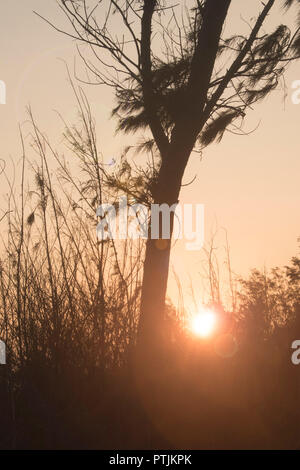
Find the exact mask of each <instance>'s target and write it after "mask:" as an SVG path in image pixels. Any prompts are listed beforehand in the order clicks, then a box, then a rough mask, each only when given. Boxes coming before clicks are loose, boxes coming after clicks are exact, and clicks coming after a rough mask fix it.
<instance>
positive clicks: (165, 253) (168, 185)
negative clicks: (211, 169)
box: [138, 140, 191, 351]
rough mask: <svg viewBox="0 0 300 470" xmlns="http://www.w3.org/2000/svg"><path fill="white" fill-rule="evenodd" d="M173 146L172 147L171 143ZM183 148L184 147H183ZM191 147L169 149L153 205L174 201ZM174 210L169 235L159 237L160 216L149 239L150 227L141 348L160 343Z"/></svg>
mask: <svg viewBox="0 0 300 470" xmlns="http://www.w3.org/2000/svg"><path fill="white" fill-rule="evenodd" d="M172 147H173V149H174V147H175V146H172ZM184 147H185V148H184ZM190 151H191V148H190V146H188V145H185V146H183V145H182V140H181V145H180V147H179V146H178V147H177V149H176V152H175V151H173V152H170V153H169V156H171V155H172V158H170V157H169V158H165V159H163V160H162V166H161V169H160V173H159V179H158V184H157V191H156V194H155V197H154V203H155V204H168V206H169V207H171V206H172V205H173V204H175V205H176V204H177V203H178V202H179V201H178V198H179V193H180V188H181V181H182V177H183V174H184V170H185V167H186V164H187V161H188V157H189V155H190ZM173 223H174V212H173V211H172V212H170V238H169V239H162V237H161V229H162V219H161V218H160V220H159V233H160V236H159V239H151V233H150V231H151V227H149V233H148V240H147V244H146V255H145V261H144V276H143V284H142V295H141V316H140V323H139V331H138V343H139V344H140V345H141V346H142V348H143V349H149V348H150V349H149V350H150V351H152V349H153V348H154V347H155V345H157V346H159V345H160V343H161V341H162V337H163V333H164V332H163V318H164V310H165V298H166V290H167V283H168V272H169V262H170V251H171V238H172V233H173Z"/></svg>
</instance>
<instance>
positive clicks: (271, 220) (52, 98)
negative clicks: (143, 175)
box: [0, 0, 300, 290]
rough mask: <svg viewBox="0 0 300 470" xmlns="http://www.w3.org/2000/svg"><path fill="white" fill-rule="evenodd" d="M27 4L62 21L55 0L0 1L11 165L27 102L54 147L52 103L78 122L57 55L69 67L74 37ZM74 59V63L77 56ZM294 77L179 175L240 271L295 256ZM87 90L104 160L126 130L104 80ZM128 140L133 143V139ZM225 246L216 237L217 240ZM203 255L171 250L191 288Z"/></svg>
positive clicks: (0, 68)
mask: <svg viewBox="0 0 300 470" xmlns="http://www.w3.org/2000/svg"><path fill="white" fill-rule="evenodd" d="M247 3H248V2H247ZM258 3H259V2H257V1H256V0H253V2H252V1H251V7H249V6H246V7H245V6H244V5H245V4H246V2H241V1H240V0H235V1H234V2H233V8H232V22H231V23H230V25H228V27H229V28H230V29H232V31H236V30H239V29H240V28H243V27H244V26H245V24H244V23H243V22H242V20H241V14H242V16H243V17H244V18H249V17H251V14H252V13H253V11H254V8H255V6H256V5H257V4H258ZM249 4H250V2H249ZM33 10H37V11H39V12H40V13H41V14H42V15H44V16H47V17H48V18H50V19H52V20H55V21H59V23H60V24H61V25H64V19H63V17H62V13H61V12H60V11H59V9H58V7H57V6H56V3H55V1H53V0H47V1H44V2H41V1H40V0H22V1H20V0H10V1H9V2H5V3H4V4H3V5H1V17H0V44H1V46H0V80H3V81H5V83H6V86H7V104H6V105H1V106H0V133H1V134H0V135H1V140H0V157H1V158H4V159H6V160H8V158H9V157H11V158H12V160H13V161H14V162H16V164H17V162H18V161H19V158H20V154H21V152H20V143H19V139H18V124H19V123H22V122H24V120H25V119H26V114H25V107H26V105H28V104H31V106H32V109H33V112H34V114H35V115H36V117H37V120H38V122H39V124H40V127H41V128H42V129H45V130H46V132H47V134H48V135H49V137H51V139H52V141H53V142H54V143H55V144H56V143H57V144H59V143H60V142H61V132H62V130H63V125H62V123H61V122H60V121H59V119H58V117H57V114H56V113H55V111H54V110H57V111H59V112H60V113H61V114H62V115H63V116H64V118H66V119H67V120H68V121H69V122H72V120H73V121H74V120H76V109H75V105H74V98H73V96H72V92H71V90H70V87H69V84H68V81H67V74H66V70H65V65H64V62H63V61H66V62H67V63H68V64H69V65H70V67H71V69H72V67H73V63H74V58H75V56H76V50H75V43H74V41H72V40H71V39H70V38H67V37H65V36H62V35H60V34H59V33H57V32H55V31H54V30H53V29H51V28H50V27H49V26H48V25H47V24H45V23H44V22H43V21H42V20H41V19H40V18H38V17H36V16H35V15H34V14H33V13H32V11H33ZM280 16H281V13H278V14H277V16H276V15H275V17H274V16H273V19H274V22H275V23H276V22H279V21H282V22H287V24H290V18H291V16H289V17H287V16H286V17H283V18H280ZM61 59H63V60H61ZM77 62H78V67H79V68H80V60H79V59H78V58H77ZM294 80H300V62H299V63H298V64H294V65H292V66H291V67H290V69H289V72H288V73H287V75H286V85H287V89H288V96H287V97H286V100H285V101H284V99H283V92H282V91H280V90H278V91H275V92H274V93H273V94H272V95H271V96H270V97H269V98H268V99H266V100H265V101H264V102H263V103H262V104H260V105H258V106H255V110H254V111H252V112H251V113H250V114H249V115H248V118H247V120H246V124H245V130H246V131H248V130H251V129H253V128H255V127H256V126H257V125H258V124H259V123H260V124H259V127H258V129H257V130H256V131H255V132H254V133H253V134H251V135H249V136H241V137H240V136H235V135H232V134H229V133H227V134H225V137H224V139H223V140H222V142H221V144H218V145H212V146H210V147H209V148H208V149H207V150H205V152H204V155H203V160H202V161H201V162H200V160H199V156H198V155H197V154H193V155H192V157H191V160H190V163H189V166H188V169H187V172H186V175H185V178H184V182H188V181H189V180H190V179H191V178H193V177H194V176H195V175H197V178H196V181H195V182H194V183H193V185H191V186H188V187H185V188H183V190H182V195H181V201H182V202H197V203H203V204H205V225H206V227H205V233H206V240H208V239H209V234H210V232H211V230H213V228H214V226H215V224H216V223H217V225H218V226H219V227H225V228H226V229H227V232H228V239H229V243H230V246H231V258H232V259H231V261H232V266H233V268H234V270H235V271H236V272H238V273H240V274H246V273H247V272H248V271H249V269H250V268H253V267H259V268H262V267H263V266H264V265H266V266H267V267H272V266H274V265H284V264H286V263H288V261H289V259H290V258H291V257H292V256H293V255H295V254H296V253H297V237H298V236H299V235H300V214H299V208H300V191H299V176H300V159H299V118H300V105H299V106H297V105H293V104H292V102H291V94H292V91H291V83H292V82H293V81H294ZM86 92H87V95H88V97H89V100H90V102H91V105H92V109H93V113H94V116H95V118H96V122H97V132H98V140H99V142H100V146H101V149H102V151H103V154H104V158H105V159H107V160H108V159H110V158H111V156H115V157H118V156H119V155H120V152H121V148H122V146H123V145H124V136H117V137H116V136H115V135H114V127H115V121H113V120H111V119H109V115H110V111H111V108H112V105H113V96H112V94H111V92H110V91H109V90H107V89H105V88H101V87H87V88H86ZM130 139H131V142H133V139H134V137H133V138H132V137H131V138H130ZM127 140H128V138H127ZM1 184H2V182H1ZM223 243H224V237H222V236H221V235H220V236H219V239H218V246H219V247H221V246H222V244H223ZM202 259H203V253H202V252H186V251H185V250H184V249H183V246H182V244H181V243H177V244H176V246H175V249H174V250H173V254H172V263H173V265H174V267H175V269H176V270H177V271H178V274H179V275H180V277H181V278H182V281H183V283H184V284H185V283H187V282H188V281H187V279H188V276H190V277H191V278H192V280H193V285H194V289H196V290H197V286H198V285H199V283H200V276H199V274H198V273H199V271H200V269H201V260H202Z"/></svg>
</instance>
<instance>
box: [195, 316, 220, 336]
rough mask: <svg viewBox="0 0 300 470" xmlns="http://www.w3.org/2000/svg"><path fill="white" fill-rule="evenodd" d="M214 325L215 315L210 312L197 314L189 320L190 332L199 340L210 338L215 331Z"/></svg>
mask: <svg viewBox="0 0 300 470" xmlns="http://www.w3.org/2000/svg"><path fill="white" fill-rule="evenodd" d="M215 325H216V314H215V313H214V312H212V311H210V310H204V311H203V312H201V313H198V314H197V315H195V316H194V317H193V318H192V320H191V330H192V332H193V333H194V334H195V335H197V336H200V337H201V338H206V337H208V336H210V335H211V334H212V333H213V331H214V329H215Z"/></svg>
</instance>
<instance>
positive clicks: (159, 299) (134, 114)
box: [52, 0, 300, 345]
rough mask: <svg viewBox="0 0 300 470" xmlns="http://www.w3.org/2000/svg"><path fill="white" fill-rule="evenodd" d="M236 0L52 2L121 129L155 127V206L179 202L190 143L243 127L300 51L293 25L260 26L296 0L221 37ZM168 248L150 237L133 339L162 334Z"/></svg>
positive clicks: (275, 2) (267, 6) (271, 6)
mask: <svg viewBox="0 0 300 470" xmlns="http://www.w3.org/2000/svg"><path fill="white" fill-rule="evenodd" d="M190 3H191V4H190ZM232 3H233V2H232V1H231V0H195V1H193V2H189V4H188V5H187V4H185V3H183V2H182V3H181V4H176V5H175V4H172V3H170V2H166V1H165V0H123V1H118V0H100V1H97V2H93V1H89V0H58V4H59V5H60V8H61V9H62V11H63V12H64V14H65V15H66V16H67V18H68V20H69V22H70V25H71V27H72V28H71V30H70V31H65V30H62V29H60V28H59V27H57V26H56V25H54V27H55V28H56V29H57V30H59V31H61V32H63V33H65V34H68V35H69V36H70V37H72V38H74V39H77V40H79V41H80V43H82V44H83V45H88V46H89V48H90V52H88V51H87V50H86V49H85V50H84V51H83V49H80V47H79V48H78V50H79V54H80V56H81V57H82V59H83V61H84V63H85V65H86V66H87V70H88V71H89V72H90V73H92V74H93V76H94V78H95V79H96V83H98V84H104V85H107V86H110V87H113V89H114V90H115V95H116V98H117V102H118V104H117V107H116V108H115V109H114V111H113V114H114V115H115V116H117V118H118V121H119V124H118V129H119V130H122V131H125V132H136V131H140V130H145V131H147V130H149V131H150V132H151V137H150V138H148V140H146V142H145V148H148V149H149V148H152V149H154V150H155V151H156V152H157V155H158V163H157V166H156V168H155V171H154V174H153V178H152V181H151V185H149V187H150V190H151V197H152V201H153V202H154V203H156V204H163V203H166V204H168V205H169V206H172V205H173V204H177V203H178V200H179V194H180V188H181V184H182V178H183V174H184V171H185V168H186V165H187V162H188V160H189V157H190V155H191V152H192V151H193V149H195V148H198V149H199V148H200V149H203V148H204V147H206V146H207V145H209V144H210V143H212V142H214V141H220V140H221V138H222V136H223V134H224V132H225V130H226V129H229V130H232V131H233V132H237V133H243V131H242V128H241V126H242V124H243V120H244V118H245V116H246V112H247V110H249V109H250V108H251V107H252V106H253V104H254V103H256V102H258V101H259V100H262V99H263V98H265V97H266V96H267V95H268V94H269V93H270V92H271V91H272V90H274V89H275V88H276V87H277V86H278V85H279V84H280V83H281V77H282V75H283V73H284V71H285V69H286V67H287V66H288V64H289V63H290V62H291V61H292V60H295V59H297V58H299V56H300V29H299V27H298V26H295V29H294V31H293V32H292V31H291V29H290V28H289V27H288V26H286V25H284V24H281V23H279V24H278V25H277V26H276V28H275V29H274V30H273V31H271V32H268V33H266V32H265V31H263V26H265V25H266V26H267V23H268V21H267V20H268V16H269V15H270V14H271V13H272V14H273V15H274V19H275V18H276V13H275V11H274V10H275V7H276V6H280V5H281V6H282V7H283V8H285V9H288V8H290V7H291V6H293V5H295V6H297V7H298V8H299V0H285V1H283V0H268V1H265V2H257V15H256V18H252V19H251V22H250V23H249V24H248V26H249V33H248V34H247V35H241V34H235V35H233V36H231V37H224V34H225V32H226V28H225V21H228V22H230V20H231V10H230V7H231V4H232ZM243 8H244V7H243ZM273 12H274V13H273ZM52 26H53V25H52ZM228 64H230V65H229V66H228ZM88 76H89V77H90V74H89V73H88ZM86 81H88V82H89V81H91V79H90V78H88V80H86ZM173 218H174V214H171V228H173ZM171 232H172V230H171ZM170 247H171V242H170V239H168V240H167V241H166V243H165V244H164V245H163V244H162V243H160V242H159V241H157V240H152V239H151V238H150V237H149V238H148V240H147V245H146V255H145V262H144V277H143V285H142V297H141V317H140V326H139V338H140V340H141V341H142V342H143V343H148V344H150V345H153V344H154V342H155V341H159V335H160V330H161V318H162V316H163V312H164V305H165V295H166V288H167V279H168V270H169V257H170ZM162 248H163V249H162Z"/></svg>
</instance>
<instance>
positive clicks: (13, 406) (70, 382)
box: [0, 95, 300, 449]
mask: <svg viewBox="0 0 300 470" xmlns="http://www.w3.org/2000/svg"><path fill="white" fill-rule="evenodd" d="M78 100H79V101H78V102H79V104H80V106H81V108H80V109H81V114H80V116H81V121H80V122H81V125H80V126H79V128H76V127H72V128H67V129H66V132H65V138H66V141H67V143H68V146H69V149H70V150H71V155H73V157H74V158H76V161H77V162H79V170H80V171H79V172H77V173H76V172H74V173H73V174H72V172H71V170H70V166H69V165H68V162H67V161H66V160H65V159H64V158H63V157H62V156H61V155H60V154H59V153H58V152H56V151H55V150H53V148H52V147H51V144H50V143H49V141H48V140H47V138H46V137H45V135H43V134H42V133H41V132H40V130H39V129H38V127H37V126H36V124H35V121H34V118H33V116H32V115H30V117H31V133H30V134H31V145H32V149H33V150H34V151H35V153H36V157H35V158H30V159H27V156H26V154H25V147H26V142H25V143H23V150H24V155H23V160H22V164H21V195H20V189H19V188H20V187H19V186H18V187H17V190H16V189H15V188H14V187H13V186H10V192H9V195H8V201H7V202H8V209H7V214H6V217H5V220H3V221H2V223H5V224H6V225H5V229H4V230H2V249H1V265H0V294H1V302H0V331H1V339H2V340H3V341H5V343H6V347H7V365H1V366H0V408H1V428H0V448H1V449H16V448H34V449H40V448H42V449H44V448H45V449H49V448H50V449H51V448H97V449H107V448H109V449H115V448H116V449H154V448H156V449H159V448H160V449H162V448H171V449H176V448H187V449H193V448H194V449H201V448H205V449H216V448H299V447H300V435H299V429H298V423H299V406H298V397H299V384H300V382H299V373H300V365H299V366H298V367H299V370H298V368H297V366H296V365H293V364H292V361H291V356H292V352H293V351H292V349H291V345H292V342H293V341H294V340H296V339H298V337H299V334H300V297H299V282H300V259H299V258H297V257H295V258H293V260H292V261H291V263H290V265H289V266H288V267H285V268H282V269H279V268H276V269H274V270H273V271H271V272H269V273H264V272H260V271H253V272H252V273H251V274H250V276H249V278H248V279H244V280H241V281H240V283H239V289H238V292H237V294H235V301H234V304H235V309H234V311H232V312H225V311H224V310H223V308H222V307H221V305H220V303H219V304H217V305H216V304H215V305H214V308H215V309H216V310H217V312H218V314H219V317H220V319H222V322H220V324H221V325H222V326H221V327H220V328H219V331H217V332H216V334H215V335H214V336H213V337H211V338H209V339H207V340H201V339H199V338H196V337H193V336H192V335H191V334H190V332H189V331H188V330H187V329H186V328H185V318H184V312H177V311H176V310H175V308H174V307H172V305H169V307H168V309H166V313H165V316H164V319H163V320H162V324H161V325H160V328H161V329H162V331H163V332H164V335H163V337H164V341H163V342H162V344H161V345H160V347H159V354H157V352H156V353H155V354H153V358H152V359H151V360H150V362H148V363H145V362H144V361H143V360H142V359H140V357H139V356H138V355H137V354H136V353H135V351H136V350H135V343H136V335H137V324H138V317H139V315H138V312H139V302H140V286H141V271H142V263H141V260H142V259H143V250H144V246H143V243H142V242H141V243H137V242H136V241H135V242H134V243H133V242H132V241H130V240H127V241H126V242H124V243H123V244H122V245H120V244H119V245H118V244H117V243H115V242H113V241H103V242H99V241H98V242H97V239H96V232H95V228H96V223H97V220H96V217H95V210H96V207H97V205H98V204H100V203H101V201H103V200H104V199H105V198H106V197H108V196H109V197H110V198H112V197H114V198H117V196H118V195H119V194H120V191H121V192H124V191H125V192H126V193H127V195H128V197H129V195H130V193H131V188H130V187H128V186H127V187H126V184H125V182H126V181H127V180H128V178H127V177H126V174H127V173H128V172H133V169H132V168H131V167H130V165H128V164H127V166H125V167H124V165H122V164H121V166H120V168H119V169H115V170H113V171H112V172H111V173H110V174H108V173H107V172H106V170H105V166H104V165H103V164H102V163H101V156H100V153H99V152H98V150H97V143H96V139H95V132H94V124H93V120H92V119H91V116H90V110H89V107H88V104H87V102H86V100H85V98H84V96H83V95H81V96H79V97H78ZM29 162H31V163H30V165H29ZM71 166H72V165H71ZM54 167H55V168H56V171H55V172H54V171H53V168H54ZM28 168H30V175H32V173H33V174H34V179H32V177H31V176H30V181H31V184H30V185H29V189H28V190H27V176H26V172H27V169H28ZM126 172H127V173H126ZM76 175H77V176H76ZM116 175H117V176H118V177H117V176H116ZM146 176H147V175H146V174H144V176H143V178H142V182H141V183H140V184H141V185H142V184H143V185H145V181H146V179H147V178H146ZM2 177H5V175H4V174H3V175H2ZM122 178H123V179H122ZM32 180H33V182H32ZM133 180H134V181H135V189H136V188H138V182H139V179H138V176H134V175H131V181H133ZM117 182H118V183H117ZM54 188H55V189H54ZM110 200H111V199H110ZM211 300H212V301H213V300H214V299H213V298H212V299H211ZM299 339H300V338H299Z"/></svg>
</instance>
